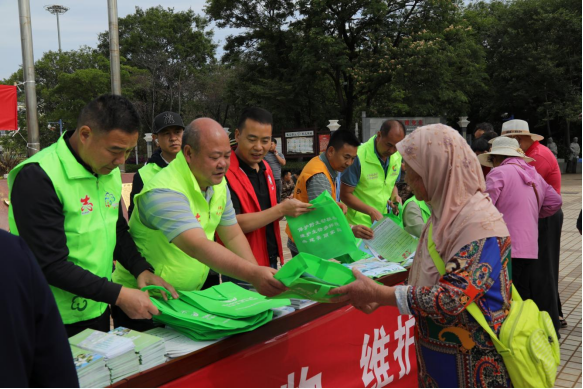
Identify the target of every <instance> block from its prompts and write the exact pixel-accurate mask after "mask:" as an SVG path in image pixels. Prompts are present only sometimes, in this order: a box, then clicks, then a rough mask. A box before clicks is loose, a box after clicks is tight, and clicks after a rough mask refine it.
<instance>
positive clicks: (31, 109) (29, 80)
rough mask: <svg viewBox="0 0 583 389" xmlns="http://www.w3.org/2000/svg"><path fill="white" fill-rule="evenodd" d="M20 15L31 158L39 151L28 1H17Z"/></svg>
mask: <svg viewBox="0 0 583 389" xmlns="http://www.w3.org/2000/svg"><path fill="white" fill-rule="evenodd" d="M18 13H19V15H20V39H21V46H22V70H23V73H24V91H25V94H26V129H27V130H28V144H27V145H26V150H27V155H28V156H29V157H31V156H33V155H34V154H36V153H37V152H38V151H39V150H40V143H39V131H38V116H37V115H38V113H37V105H36V87H35V86H36V83H35V80H34V56H33V52H32V27H31V23H32V22H31V19H30V1H29V0H18Z"/></svg>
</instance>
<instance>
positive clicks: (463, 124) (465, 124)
mask: <svg viewBox="0 0 583 389" xmlns="http://www.w3.org/2000/svg"><path fill="white" fill-rule="evenodd" d="M457 124H458V125H459V126H460V127H461V129H462V136H463V137H464V139H465V140H466V142H467V141H468V137H467V133H466V129H467V127H468V124H470V122H469V121H468V117H467V116H460V120H459V121H458V122H457ZM468 143H469V142H468Z"/></svg>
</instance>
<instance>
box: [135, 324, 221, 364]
mask: <svg viewBox="0 0 583 389" xmlns="http://www.w3.org/2000/svg"><path fill="white" fill-rule="evenodd" d="M144 333H145V334H149V335H152V336H156V337H158V338H162V339H164V345H165V348H166V357H168V359H172V358H178V357H181V356H183V355H186V354H190V353H192V352H194V351H196V350H200V349H202V348H205V347H206V346H210V345H211V344H213V343H217V342H218V341H219V340H205V341H196V340H192V339H190V338H188V337H186V336H184V335H182V334H181V333H179V332H176V331H174V330H173V329H171V328H169V327H166V328H162V327H157V328H152V329H151V330H148V331H146V332H144Z"/></svg>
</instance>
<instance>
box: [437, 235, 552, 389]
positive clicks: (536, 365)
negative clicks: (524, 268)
mask: <svg viewBox="0 0 583 389" xmlns="http://www.w3.org/2000/svg"><path fill="white" fill-rule="evenodd" d="M432 233H433V225H430V226H429V231H428V234H429V235H428V241H427V248H428V250H429V255H430V256H431V259H433V262H434V263H435V267H436V268H437V270H438V271H439V274H441V275H443V274H445V263H444V262H443V259H442V258H441V256H440V255H439V253H438V252H437V249H436V248H435V242H433V236H432ZM467 311H468V312H469V313H470V315H472V317H473V318H474V319H476V321H477V322H478V324H480V326H481V327H482V328H483V329H484V331H486V332H487V333H488V334H489V335H490V337H491V338H492V342H493V343H494V346H495V347H496V351H498V353H499V354H500V355H501V356H502V359H503V360H504V364H505V365H506V369H507V370H508V375H510V380H511V381H512V385H513V386H514V387H515V388H552V387H553V386H554V385H555V378H556V376H557V367H558V366H559V364H560V363H561V354H560V348H559V340H558V339H557V333H556V332H555V328H554V326H553V322H552V321H551V318H550V316H549V314H548V313H547V312H544V311H539V309H538V307H537V306H536V303H535V302H534V301H532V300H526V301H523V300H522V298H521V297H520V295H519V294H518V291H517V290H516V287H515V286H514V285H512V305H511V306H510V313H509V314H508V316H506V320H504V323H503V324H502V328H500V336H496V334H495V333H494V331H492V329H491V328H490V326H489V325H488V322H487V321H486V318H485V317H484V314H483V313H482V311H480V308H479V307H478V305H477V304H476V303H475V302H472V303H471V304H470V305H468V307H467Z"/></svg>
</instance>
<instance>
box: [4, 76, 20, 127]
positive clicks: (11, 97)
mask: <svg viewBox="0 0 583 389" xmlns="http://www.w3.org/2000/svg"><path fill="white" fill-rule="evenodd" d="M16 103H17V95H16V87H15V86H11V85H0V130H8V131H14V130H17V129H18V119H17V114H16V112H17V111H16V109H17V108H16Z"/></svg>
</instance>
